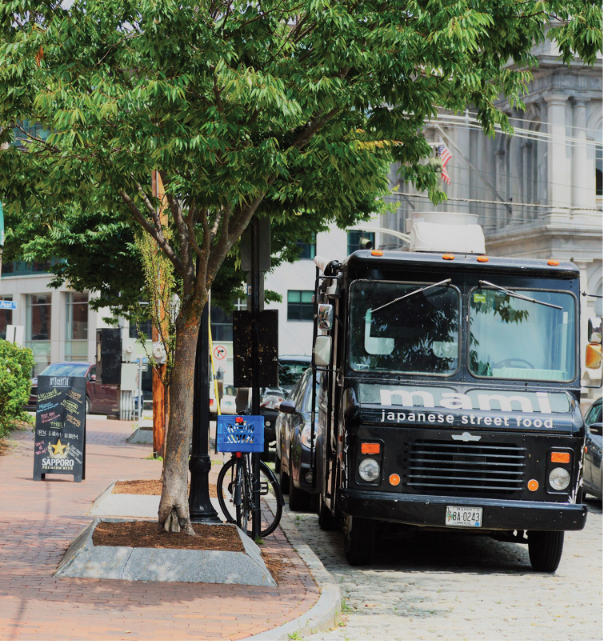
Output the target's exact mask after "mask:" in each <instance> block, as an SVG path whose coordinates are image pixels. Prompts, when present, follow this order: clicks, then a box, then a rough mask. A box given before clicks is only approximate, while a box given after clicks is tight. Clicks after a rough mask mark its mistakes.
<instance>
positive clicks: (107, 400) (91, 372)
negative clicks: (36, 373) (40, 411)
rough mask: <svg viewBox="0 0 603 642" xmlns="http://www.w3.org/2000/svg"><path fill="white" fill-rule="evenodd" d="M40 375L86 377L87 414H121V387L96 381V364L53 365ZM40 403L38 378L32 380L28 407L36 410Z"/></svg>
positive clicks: (70, 362)
mask: <svg viewBox="0 0 603 642" xmlns="http://www.w3.org/2000/svg"><path fill="white" fill-rule="evenodd" d="M40 375H51V376H53V377H84V376H85V377H86V412H87V413H98V414H102V415H111V414H117V413H119V386H118V385H117V384H108V383H105V384H103V383H99V382H97V381H96V364H95V363H86V362H82V361H65V362H62V363H52V364H50V365H49V366H48V367H47V368H46V369H45V370H43V371H42V372H41V373H40ZM37 402H38V378H37V377H34V378H33V379H32V380H31V392H30V395H29V402H28V404H27V407H28V408H30V409H32V410H35V409H36V403H37Z"/></svg>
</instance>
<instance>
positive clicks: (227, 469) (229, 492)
mask: <svg viewBox="0 0 603 642" xmlns="http://www.w3.org/2000/svg"><path fill="white" fill-rule="evenodd" d="M235 464H236V459H231V460H229V461H227V462H226V463H225V464H224V466H222V468H221V469H220V472H219V473H218V481H217V483H216V490H217V491H218V503H219V504H220V508H221V509H222V512H223V513H224V517H225V518H226V521H227V522H229V523H230V524H236V523H237V511H236V504H235V494H236V483H235V478H236V473H237V467H236V466H235ZM240 501H241V499H240V495H239V497H238V498H236V502H237V503H240Z"/></svg>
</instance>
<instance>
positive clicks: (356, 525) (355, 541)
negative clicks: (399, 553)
mask: <svg viewBox="0 0 603 642" xmlns="http://www.w3.org/2000/svg"><path fill="white" fill-rule="evenodd" d="M375 528H376V524H375V522H374V520H372V519H364V518H363V517H351V516H350V515H346V516H345V521H344V526H343V533H344V536H345V557H346V559H347V561H348V563H349V564H351V565H352V566H361V565H364V564H370V563H371V560H372V559H373V549H374V548H375Z"/></svg>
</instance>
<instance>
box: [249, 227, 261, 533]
mask: <svg viewBox="0 0 603 642" xmlns="http://www.w3.org/2000/svg"><path fill="white" fill-rule="evenodd" d="M251 225H252V228H251V323H252V331H251V358H252V363H253V377H252V382H251V383H252V385H251V414H252V415H259V414H260V386H259V361H260V359H259V356H260V355H259V345H260V333H259V320H260V319H259V315H260V242H259V241H260V225H259V221H258V218H257V216H254V217H253V219H252V221H251ZM251 460H252V463H253V478H254V485H253V504H254V511H253V519H252V524H251V534H252V538H253V539H254V540H256V539H259V537H260V531H261V520H262V511H261V508H260V453H253V455H252V457H251Z"/></svg>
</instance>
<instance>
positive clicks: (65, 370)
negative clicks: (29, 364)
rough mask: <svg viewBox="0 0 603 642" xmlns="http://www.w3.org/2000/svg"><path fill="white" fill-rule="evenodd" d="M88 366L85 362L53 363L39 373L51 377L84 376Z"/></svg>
mask: <svg viewBox="0 0 603 642" xmlns="http://www.w3.org/2000/svg"><path fill="white" fill-rule="evenodd" d="M88 368H89V366H88V365H87V364H81V363H53V364H51V365H49V366H48V368H46V369H45V370H44V371H42V372H41V373H40V374H41V375H50V376H53V377H59V376H60V377H84V376H85V375H86V372H88Z"/></svg>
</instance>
